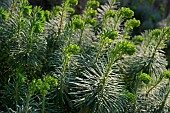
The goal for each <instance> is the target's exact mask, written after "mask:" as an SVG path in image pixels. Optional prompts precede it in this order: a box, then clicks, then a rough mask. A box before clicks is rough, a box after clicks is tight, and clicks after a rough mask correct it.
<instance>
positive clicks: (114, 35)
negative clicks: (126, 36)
mask: <svg viewBox="0 0 170 113" xmlns="http://www.w3.org/2000/svg"><path fill="white" fill-rule="evenodd" d="M118 35H119V34H118V32H117V31H108V32H106V33H105V36H106V37H108V38H109V39H111V40H115V39H116V38H117V37H118Z"/></svg>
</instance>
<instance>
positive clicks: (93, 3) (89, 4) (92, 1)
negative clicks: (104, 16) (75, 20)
mask: <svg viewBox="0 0 170 113" xmlns="http://www.w3.org/2000/svg"><path fill="white" fill-rule="evenodd" d="M99 6H100V3H99V2H98V1H96V0H90V1H87V7H91V8H97V7H99Z"/></svg>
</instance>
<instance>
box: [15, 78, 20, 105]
mask: <svg viewBox="0 0 170 113" xmlns="http://www.w3.org/2000/svg"><path fill="white" fill-rule="evenodd" d="M18 87H19V83H18V80H17V81H16V84H15V102H16V105H17V104H18V98H19V96H18Z"/></svg>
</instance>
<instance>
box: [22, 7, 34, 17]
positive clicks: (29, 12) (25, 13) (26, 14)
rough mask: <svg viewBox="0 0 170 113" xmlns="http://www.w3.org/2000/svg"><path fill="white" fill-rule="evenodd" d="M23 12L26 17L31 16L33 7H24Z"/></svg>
mask: <svg viewBox="0 0 170 113" xmlns="http://www.w3.org/2000/svg"><path fill="white" fill-rule="evenodd" d="M22 12H23V15H24V16H30V15H31V12H32V6H23V8H22Z"/></svg>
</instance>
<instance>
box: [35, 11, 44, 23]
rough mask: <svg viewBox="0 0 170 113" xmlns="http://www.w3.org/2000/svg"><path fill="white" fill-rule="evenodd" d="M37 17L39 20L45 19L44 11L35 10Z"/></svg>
mask: <svg viewBox="0 0 170 113" xmlns="http://www.w3.org/2000/svg"><path fill="white" fill-rule="evenodd" d="M37 17H38V19H39V20H42V21H45V16H44V11H43V10H41V9H40V10H39V11H38V12H37Z"/></svg>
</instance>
